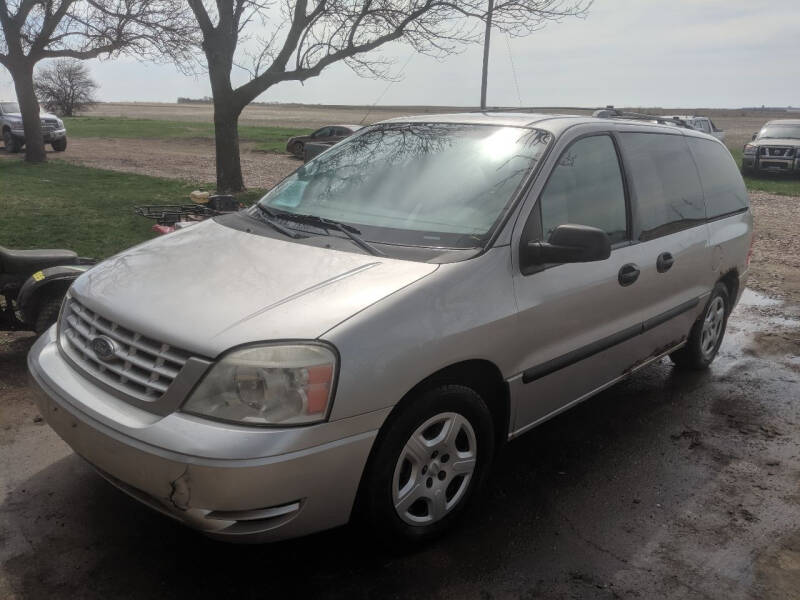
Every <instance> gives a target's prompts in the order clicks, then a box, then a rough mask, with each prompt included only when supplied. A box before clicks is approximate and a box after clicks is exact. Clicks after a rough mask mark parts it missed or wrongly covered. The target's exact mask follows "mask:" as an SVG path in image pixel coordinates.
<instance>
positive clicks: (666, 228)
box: [619, 133, 706, 241]
mask: <svg viewBox="0 0 800 600" xmlns="http://www.w3.org/2000/svg"><path fill="white" fill-rule="evenodd" d="M619 137H620V143H621V146H622V153H623V155H624V156H625V163H626V166H627V168H628V171H629V174H628V178H629V179H630V182H631V184H632V186H633V189H634V192H635V200H634V203H633V209H634V221H635V223H636V227H635V231H634V236H635V237H637V238H638V239H639V240H641V241H646V240H650V239H653V238H657V237H659V236H662V235H668V234H670V233H674V232H676V231H680V230H681V229H686V228H687V227H694V226H696V225H699V224H700V223H703V222H705V219H706V209H705V205H704V204H703V189H702V187H701V186H700V178H699V177H698V175H697V167H696V166H695V164H694V161H693V160H692V155H691V152H690V150H689V147H688V145H687V144H686V141H685V140H684V138H683V136H681V135H669V134H662V133H621V134H620V135H619Z"/></svg>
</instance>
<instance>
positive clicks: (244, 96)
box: [0, 0, 592, 191]
mask: <svg viewBox="0 0 800 600" xmlns="http://www.w3.org/2000/svg"><path fill="white" fill-rule="evenodd" d="M0 1H2V0H0ZM187 2H188V3H189V6H190V7H191V9H192V12H193V13H194V16H195V18H196V20H197V24H198V26H199V29H200V32H201V34H202V39H203V41H202V49H203V52H204V53H205V57H206V61H207V64H208V74H209V79H210V81H211V90H212V93H213V96H214V132H215V138H216V153H217V188H218V189H219V190H220V191H238V190H242V189H244V182H243V180H242V170H241V165H240V161H239V138H238V120H239V115H240V114H241V112H242V110H243V109H244V107H245V106H247V104H249V103H250V102H252V101H253V100H255V99H256V97H258V96H259V94H262V93H263V92H265V91H266V90H268V89H269V88H271V87H272V86H274V85H276V84H278V83H281V82H284V81H301V82H302V81H305V80H306V79H308V78H310V77H316V76H317V75H319V74H320V73H321V72H322V70H323V69H325V67H327V66H329V65H332V64H334V63H336V62H339V61H344V62H345V63H346V64H347V65H349V66H350V67H351V68H353V69H354V70H355V71H356V72H357V73H359V74H361V75H365V76H374V77H388V76H390V68H391V62H390V61H387V60H386V59H385V57H382V56H380V55H376V54H375V53H374V51H375V50H377V49H378V48H380V47H381V46H383V45H384V44H387V43H389V42H402V43H406V44H408V45H410V46H411V47H412V48H413V49H414V50H416V51H417V52H420V53H426V54H434V55H439V56H443V55H447V54H450V53H452V52H455V51H457V50H458V49H459V47H461V46H462V45H463V44H465V43H469V42H475V41H479V40H480V35H481V28H480V24H481V23H482V22H485V21H486V19H487V14H486V13H487V4H486V0H405V1H403V2H395V1H392V0H278V2H279V3H280V4H278V5H277V6H274V5H273V4H272V3H271V2H270V0H213V1H212V0H187ZM591 2H592V0H498V1H497V2H496V4H495V6H494V10H493V16H492V26H493V27H494V28H497V29H499V30H501V31H504V32H507V33H509V34H511V35H515V36H519V35H525V34H528V33H530V32H532V31H534V30H537V29H539V28H541V27H543V26H544V25H545V24H546V23H547V22H550V21H558V20H560V19H562V18H566V17H573V16H578V17H580V16H584V15H585V14H586V12H587V11H588V9H589V6H590V5H591ZM276 15H277V16H278V18H277V19H275V18H274V17H275V16H276ZM254 24H257V25H259V28H260V29H262V30H263V28H264V26H268V28H267V31H268V34H267V35H266V36H264V37H259V36H256V35H255V34H254V33H253V29H254V27H252V25H254ZM270 25H271V28H270V27H269V26H270ZM237 50H238V52H237ZM234 67H237V68H239V69H242V70H244V71H246V72H247V73H248V75H249V77H248V81H247V82H246V83H244V84H243V85H241V86H239V87H234V86H233V84H232V83H231V72H232V70H233V68H234Z"/></svg>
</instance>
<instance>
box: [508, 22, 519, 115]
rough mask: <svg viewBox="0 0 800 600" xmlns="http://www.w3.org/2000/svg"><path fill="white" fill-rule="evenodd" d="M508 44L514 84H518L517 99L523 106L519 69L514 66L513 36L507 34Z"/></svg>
mask: <svg viewBox="0 0 800 600" xmlns="http://www.w3.org/2000/svg"><path fill="white" fill-rule="evenodd" d="M506 46H508V60H509V61H510V62H511V74H512V75H513V76H514V85H515V86H517V99H518V100H519V106H520V108H522V94H521V93H520V91H519V80H517V69H516V68H514V56H513V55H512V54H511V38H510V37H509V36H508V34H506Z"/></svg>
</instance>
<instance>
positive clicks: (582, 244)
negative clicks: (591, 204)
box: [520, 224, 611, 273]
mask: <svg viewBox="0 0 800 600" xmlns="http://www.w3.org/2000/svg"><path fill="white" fill-rule="evenodd" d="M609 256H611V241H610V240H609V239H608V235H606V232H605V231H603V230H602V229H598V228H597V227H589V226H587V225H570V224H567V225H559V226H558V227H556V228H555V230H554V231H553V233H551V234H550V237H549V238H548V240H547V241H546V242H538V241H536V242H527V244H524V245H523V246H522V248H521V252H520V259H521V262H522V265H521V266H522V269H523V273H524V272H525V270H526V268H528V267H532V266H536V265H545V264H550V263H577V262H594V261H597V260H605V259H607V258H608V257H609Z"/></svg>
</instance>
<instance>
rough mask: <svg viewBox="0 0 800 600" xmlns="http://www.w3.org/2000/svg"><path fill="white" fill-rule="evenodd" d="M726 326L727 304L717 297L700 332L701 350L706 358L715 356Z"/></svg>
mask: <svg viewBox="0 0 800 600" xmlns="http://www.w3.org/2000/svg"><path fill="white" fill-rule="evenodd" d="M724 325H725V302H724V301H723V300H722V298H720V297H719V296H717V297H716V298H714V299H713V300H712V301H711V304H710V305H709V307H708V311H706V316H705V319H704V320H703V329H702V330H701V332H700V350H701V351H702V353H703V356H705V357H706V358H708V357H710V356H712V355H713V354H714V350H716V348H717V342H718V341H719V338H720V336H721V335H722V329H723V327H724Z"/></svg>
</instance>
